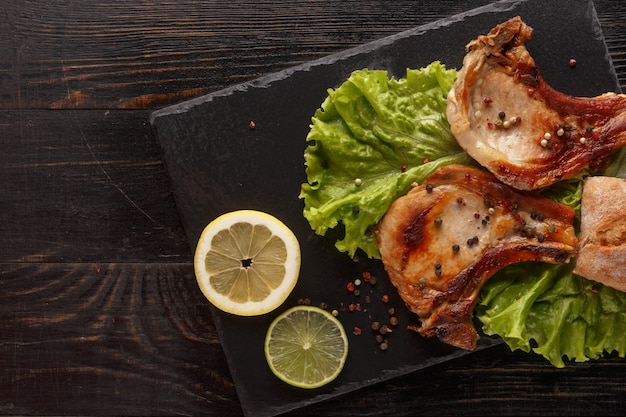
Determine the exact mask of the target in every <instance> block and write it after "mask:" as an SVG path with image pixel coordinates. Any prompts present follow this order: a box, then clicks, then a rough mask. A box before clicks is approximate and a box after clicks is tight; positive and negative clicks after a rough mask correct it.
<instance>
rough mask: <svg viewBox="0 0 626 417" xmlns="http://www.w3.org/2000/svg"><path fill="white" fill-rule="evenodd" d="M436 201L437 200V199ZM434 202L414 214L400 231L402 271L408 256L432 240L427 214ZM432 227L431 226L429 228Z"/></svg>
mask: <svg viewBox="0 0 626 417" xmlns="http://www.w3.org/2000/svg"><path fill="white" fill-rule="evenodd" d="M437 200H438V199H437ZM435 205H436V202H435V203H432V204H431V205H429V206H428V207H427V208H426V209H424V210H422V211H417V212H415V215H414V216H413V217H412V218H411V219H410V221H409V223H408V224H407V226H406V227H404V228H403V229H402V243H403V247H402V248H403V252H402V261H401V268H402V269H404V268H405V267H406V264H407V262H408V259H409V255H410V254H411V253H412V252H414V251H415V250H416V249H417V248H419V247H420V246H427V245H428V244H429V242H430V241H431V240H432V234H429V233H428V230H427V229H428V227H429V226H431V225H430V224H429V223H430V222H429V220H428V219H429V214H430V212H431V211H432V209H433V208H434V207H435ZM431 227H432V226H431Z"/></svg>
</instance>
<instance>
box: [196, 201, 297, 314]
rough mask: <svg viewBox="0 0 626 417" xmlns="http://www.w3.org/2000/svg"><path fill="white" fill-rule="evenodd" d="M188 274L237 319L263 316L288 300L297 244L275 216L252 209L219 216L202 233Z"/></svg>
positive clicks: (292, 286) (295, 266)
mask: <svg viewBox="0 0 626 417" xmlns="http://www.w3.org/2000/svg"><path fill="white" fill-rule="evenodd" d="M194 272H195V275H196V280H197V281H198V286H199V287H200V290H201V291H202V293H203V294H204V296H205V297H206V298H207V299H208V300H209V301H210V302H211V303H212V304H213V305H214V306H215V307H217V308H219V309H220V310H223V311H226V312H228V313H232V314H236V315H240V316H254V315H261V314H265V313H268V312H270V311H272V310H274V309H276V308H277V307H278V306H280V305H281V304H282V303H283V302H284V301H285V300H286V299H287V297H288V296H289V294H290V293H291V291H292V290H293V288H294V286H295V285H296V282H297V280H298V275H299V273H300V245H299V243H298V239H297V238H296V236H295V235H294V234H293V232H292V231H291V230H290V229H289V228H288V227H287V226H285V224H284V223H282V222H281V221H280V220H278V219H277V218H276V217H274V216H272V215H270V214H268V213H264V212H261V211H256V210H238V211H233V212H230V213H226V214H223V215H221V216H219V217H218V218H216V219H215V220H213V221H212V222H210V223H209V224H208V225H207V226H206V227H205V228H204V230H203V231H202V234H201V235H200V238H199V240H198V245H197V246H196V251H195V254H194Z"/></svg>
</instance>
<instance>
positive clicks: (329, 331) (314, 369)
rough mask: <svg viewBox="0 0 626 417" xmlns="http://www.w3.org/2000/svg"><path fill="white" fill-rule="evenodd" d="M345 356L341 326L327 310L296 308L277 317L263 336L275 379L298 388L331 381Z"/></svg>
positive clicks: (315, 385)
mask: <svg viewBox="0 0 626 417" xmlns="http://www.w3.org/2000/svg"><path fill="white" fill-rule="evenodd" d="M347 356H348V338H347V336H346V332H345V330H344V328H343V325H342V324H341V322H340V321H339V320H337V318H336V317H334V316H333V315H332V314H330V313H329V312H328V311H326V310H323V309H321V308H318V307H312V306H308V305H299V306H296V307H293V308H291V309H289V310H287V311H286V312H284V313H283V314H281V315H280V316H278V317H277V318H276V319H274V321H273V322H272V324H270V327H269V328H268V330H267V334H266V336H265V358H266V359H267V363H268V364H269V366H270V369H271V370H272V372H273V373H274V375H276V376H277V377H278V378H280V379H282V380H283V381H285V382H286V383H288V384H290V385H293V386H296V387H300V388H309V389H310V388H318V387H321V386H322V385H325V384H327V383H329V382H331V381H333V380H334V379H335V378H336V377H337V376H338V375H339V373H340V372H341V370H342V369H343V366H344V364H345V362H346V358H347Z"/></svg>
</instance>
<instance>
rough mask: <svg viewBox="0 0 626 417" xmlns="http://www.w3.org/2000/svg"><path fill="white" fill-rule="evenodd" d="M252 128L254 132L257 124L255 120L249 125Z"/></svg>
mask: <svg viewBox="0 0 626 417" xmlns="http://www.w3.org/2000/svg"><path fill="white" fill-rule="evenodd" d="M248 126H249V127H250V129H252V130H254V129H256V123H254V120H251V121H250V124H249V125H248Z"/></svg>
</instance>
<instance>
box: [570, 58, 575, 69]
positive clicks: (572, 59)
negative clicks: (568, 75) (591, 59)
mask: <svg viewBox="0 0 626 417" xmlns="http://www.w3.org/2000/svg"><path fill="white" fill-rule="evenodd" d="M569 66H570V68H574V67H575V66H576V60H575V59H574V58H571V59H570V60H569Z"/></svg>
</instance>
